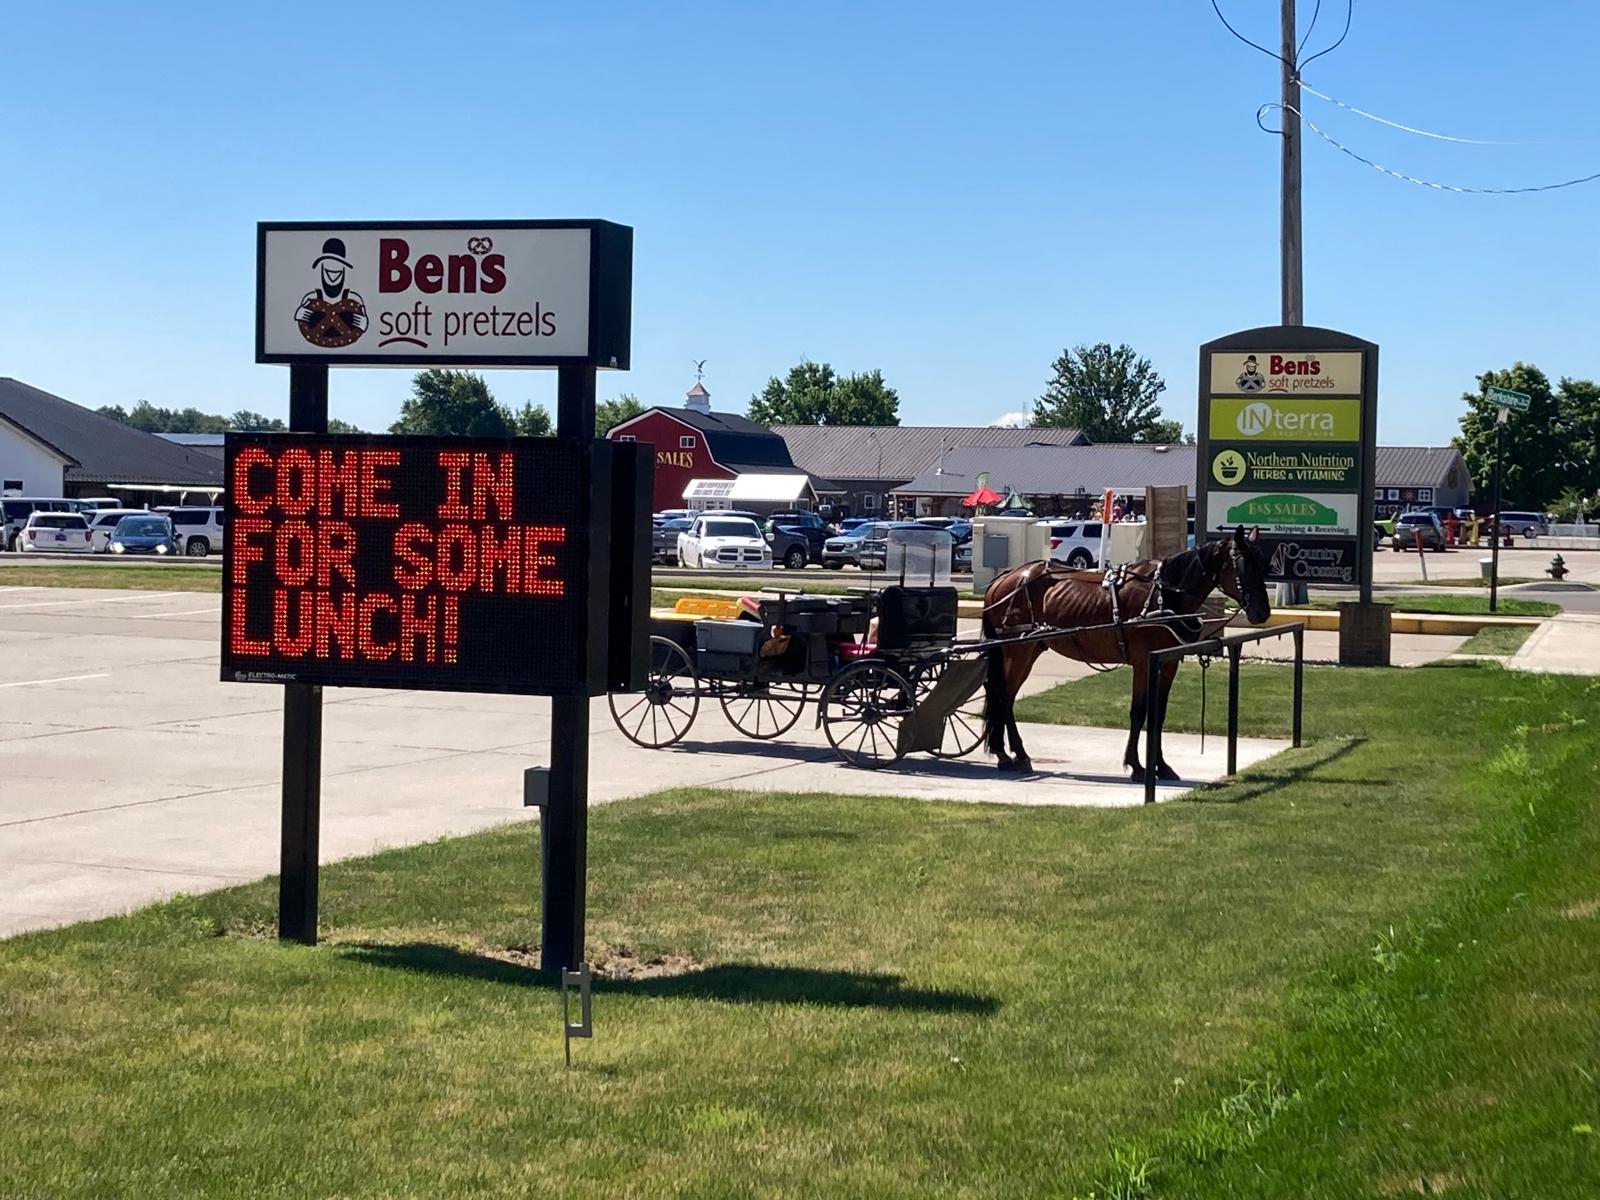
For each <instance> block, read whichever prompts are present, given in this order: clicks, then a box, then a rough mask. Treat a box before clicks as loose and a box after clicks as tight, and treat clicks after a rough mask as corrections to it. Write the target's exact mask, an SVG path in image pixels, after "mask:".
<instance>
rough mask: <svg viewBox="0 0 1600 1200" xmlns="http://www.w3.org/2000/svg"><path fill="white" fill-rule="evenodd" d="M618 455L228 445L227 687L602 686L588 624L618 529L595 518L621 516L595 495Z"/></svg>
mask: <svg viewBox="0 0 1600 1200" xmlns="http://www.w3.org/2000/svg"><path fill="white" fill-rule="evenodd" d="M614 454H615V448H614V447H610V446H609V443H606V442H592V443H591V442H582V441H577V440H559V439H544V438H516V439H468V438H434V437H382V436H372V437H338V436H308V435H297V434H229V435H228V440H227V450H226V472H227V482H228V490H227V493H226V502H227V513H226V518H227V528H228V561H227V563H226V565H225V568H224V581H223V646H222V678H223V679H224V680H232V681H237V682H244V683H312V684H332V685H343V686H352V687H391V688H429V689H437V690H450V691H488V692H518V693H526V694H534V695H586V694H594V693H596V692H599V691H603V690H604V681H603V675H604V653H603V651H604V642H605V632H606V631H605V629H604V628H603V627H601V628H593V627H592V623H594V622H596V621H597V620H600V621H603V620H604V617H605V612H606V609H605V605H604V597H605V594H606V588H607V577H608V574H609V572H608V571H607V570H602V565H603V564H604V565H606V566H609V564H608V562H607V559H608V554H607V550H606V547H607V544H608V542H609V540H610V527H609V525H603V526H597V525H596V522H597V521H600V522H608V521H609V520H610V515H609V508H610V506H609V505H608V504H606V503H604V502H603V501H602V502H598V503H596V502H594V501H592V500H591V490H590V486H589V485H590V480H591V479H595V480H597V481H599V480H604V479H605V478H606V476H607V474H609V473H610V470H609V468H610V459H611V458H612V456H613V455H614ZM597 458H598V459H605V460H606V461H605V462H598V463H597ZM597 468H598V470H597ZM596 490H597V492H598V491H603V490H604V489H603V487H602V488H599V489H596ZM597 572H599V574H598V575H597ZM628 586H630V587H631V586H632V581H631V580H630V581H628ZM594 596H599V597H601V598H602V603H601V604H600V605H599V606H598V607H595V606H592V605H591V597H594ZM617 632H620V633H622V634H623V635H624V639H625V635H626V626H625V625H624V627H623V628H622V630H620V631H617ZM591 640H592V641H593V642H594V643H596V644H599V645H600V646H601V650H602V653H601V655H600V656H599V657H600V661H599V663H598V664H597V663H596V662H595V661H594V656H592V655H586V653H585V650H584V647H585V646H586V645H589V644H591ZM597 673H598V674H599V675H600V676H602V678H600V679H596V675H597Z"/></svg>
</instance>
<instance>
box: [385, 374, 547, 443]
mask: <svg viewBox="0 0 1600 1200" xmlns="http://www.w3.org/2000/svg"><path fill="white" fill-rule="evenodd" d="M515 419H516V418H515V417H514V416H513V415H512V414H511V413H510V412H508V411H507V410H506V409H505V408H504V407H503V406H501V405H500V404H498V403H497V402H496V401H495V398H494V393H493V392H491V391H490V390H489V385H488V383H486V382H485V381H484V378H483V376H482V375H478V374H476V373H474V372H472V371H441V370H438V369H437V368H433V369H430V370H427V371H418V372H417V374H416V375H415V377H413V379H412V380H411V395H410V396H408V397H406V402H405V403H404V404H403V405H401V407H400V417H399V419H398V420H397V421H395V423H394V424H393V425H391V426H389V432H390V433H427V434H461V435H465V436H468V437H506V436H508V435H509V434H510V433H511V424H512V422H513V421H514V420H515Z"/></svg>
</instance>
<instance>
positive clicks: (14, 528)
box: [0, 496, 79, 550]
mask: <svg viewBox="0 0 1600 1200" xmlns="http://www.w3.org/2000/svg"><path fill="white" fill-rule="evenodd" d="M78 509H79V505H78V502H77V501H76V500H68V499H67V498H66V497H65V496H7V497H5V499H4V500H0V545H3V546H4V547H5V549H7V550H16V549H17V548H18V546H17V540H18V539H19V538H20V537H21V536H22V527H23V526H24V525H26V524H27V523H28V518H29V517H30V516H32V515H33V514H34V513H36V512H77V511H78Z"/></svg>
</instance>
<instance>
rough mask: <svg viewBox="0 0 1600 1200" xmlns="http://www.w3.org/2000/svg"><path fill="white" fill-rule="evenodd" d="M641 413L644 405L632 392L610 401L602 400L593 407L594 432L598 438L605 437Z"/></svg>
mask: <svg viewBox="0 0 1600 1200" xmlns="http://www.w3.org/2000/svg"><path fill="white" fill-rule="evenodd" d="M643 411H644V405H642V404H640V403H639V397H637V396H635V395H634V394H633V393H632V392H623V393H622V394H621V395H620V396H617V397H616V398H615V399H612V400H602V401H600V403H599V404H597V405H595V406H594V431H595V433H596V434H597V435H598V436H600V437H605V435H606V434H608V433H610V432H611V431H612V430H613V429H615V428H616V427H617V426H618V425H621V424H622V423H623V422H624V421H631V420H633V418H634V417H637V416H638V415H639V414H640V413H642V412H643Z"/></svg>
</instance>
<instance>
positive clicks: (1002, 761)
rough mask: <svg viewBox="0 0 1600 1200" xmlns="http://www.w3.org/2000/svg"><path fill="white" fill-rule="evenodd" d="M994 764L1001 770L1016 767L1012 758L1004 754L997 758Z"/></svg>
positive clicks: (1009, 769)
mask: <svg viewBox="0 0 1600 1200" xmlns="http://www.w3.org/2000/svg"><path fill="white" fill-rule="evenodd" d="M994 765H995V767H996V769H998V770H1001V771H1011V770H1015V769H1016V768H1015V767H1014V766H1013V765H1012V762H1011V760H1010V759H1009V758H1007V757H1006V756H1005V755H1004V754H1002V755H1001V756H1000V757H999V758H998V759H996V760H995V764H994Z"/></svg>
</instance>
